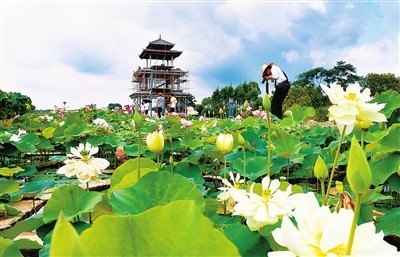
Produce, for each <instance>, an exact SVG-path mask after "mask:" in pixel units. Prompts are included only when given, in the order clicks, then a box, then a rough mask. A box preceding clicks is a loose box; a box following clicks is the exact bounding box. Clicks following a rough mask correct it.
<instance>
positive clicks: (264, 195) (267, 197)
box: [262, 188, 271, 202]
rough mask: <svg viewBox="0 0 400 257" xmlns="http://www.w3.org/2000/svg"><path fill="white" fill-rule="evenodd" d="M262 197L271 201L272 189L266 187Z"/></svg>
mask: <svg viewBox="0 0 400 257" xmlns="http://www.w3.org/2000/svg"><path fill="white" fill-rule="evenodd" d="M262 197H263V198H264V199H265V201H267V202H268V201H269V199H270V197H271V190H270V189H269V188H267V189H264V190H263V191H262Z"/></svg>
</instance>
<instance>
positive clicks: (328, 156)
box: [321, 147, 347, 168]
mask: <svg viewBox="0 0 400 257" xmlns="http://www.w3.org/2000/svg"><path fill="white" fill-rule="evenodd" d="M336 150H337V149H336V148H332V147H328V148H324V149H322V151H321V156H322V159H324V161H325V164H326V166H327V167H328V168H332V166H333V162H334V160H335V154H336ZM346 160H347V158H346V156H345V155H344V154H343V153H342V154H339V157H338V160H337V162H336V167H337V166H338V165H345V164H346Z"/></svg>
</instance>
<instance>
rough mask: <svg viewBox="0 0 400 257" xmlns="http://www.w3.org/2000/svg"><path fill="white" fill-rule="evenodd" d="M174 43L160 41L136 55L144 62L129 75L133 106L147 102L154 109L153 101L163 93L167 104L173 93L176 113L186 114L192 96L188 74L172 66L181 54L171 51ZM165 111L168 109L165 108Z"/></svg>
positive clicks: (149, 45)
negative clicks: (130, 77) (144, 64)
mask: <svg viewBox="0 0 400 257" xmlns="http://www.w3.org/2000/svg"><path fill="white" fill-rule="evenodd" d="M173 47H174V44H172V43H170V42H168V41H165V40H163V39H161V36H160V38H159V39H157V40H155V41H152V42H150V43H149V44H148V46H147V47H146V48H145V49H143V51H142V53H141V54H140V55H139V58H140V59H142V60H143V59H145V60H146V66H145V67H140V66H139V67H138V68H137V69H136V70H135V71H134V72H133V76H132V91H133V93H132V94H131V95H130V96H129V97H130V98H131V99H132V100H133V102H134V103H136V104H139V105H142V104H144V103H149V105H150V106H149V107H150V109H151V108H154V107H155V106H154V101H155V99H156V98H157V95H158V94H159V93H163V95H164V97H165V100H166V105H167V106H168V104H169V101H170V97H171V95H172V94H173V95H174V96H175V97H176V99H177V100H178V104H177V108H176V109H177V112H185V110H186V107H187V105H188V102H189V100H190V98H191V97H192V95H191V94H190V93H189V75H188V72H187V71H184V70H181V69H180V68H175V67H174V60H175V59H176V58H177V57H179V56H180V55H181V54H182V52H181V51H176V50H172V48H173ZM167 110H168V107H167Z"/></svg>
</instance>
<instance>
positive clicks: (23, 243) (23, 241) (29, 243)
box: [14, 238, 43, 250]
mask: <svg viewBox="0 0 400 257" xmlns="http://www.w3.org/2000/svg"><path fill="white" fill-rule="evenodd" d="M14 243H15V245H16V246H17V247H18V248H19V249H29V250H38V249H41V248H43V245H42V244H41V243H39V242H38V241H36V240H34V239H28V238H19V239H17V240H14Z"/></svg>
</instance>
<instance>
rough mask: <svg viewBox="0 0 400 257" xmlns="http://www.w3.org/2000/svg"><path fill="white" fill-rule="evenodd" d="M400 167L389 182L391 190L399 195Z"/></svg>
mask: <svg viewBox="0 0 400 257" xmlns="http://www.w3.org/2000/svg"><path fill="white" fill-rule="evenodd" d="M399 173H400V166H399V171H398V173H397V174H392V176H390V177H389V178H388V182H389V185H390V189H392V191H393V192H397V193H398V194H400V174H399Z"/></svg>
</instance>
